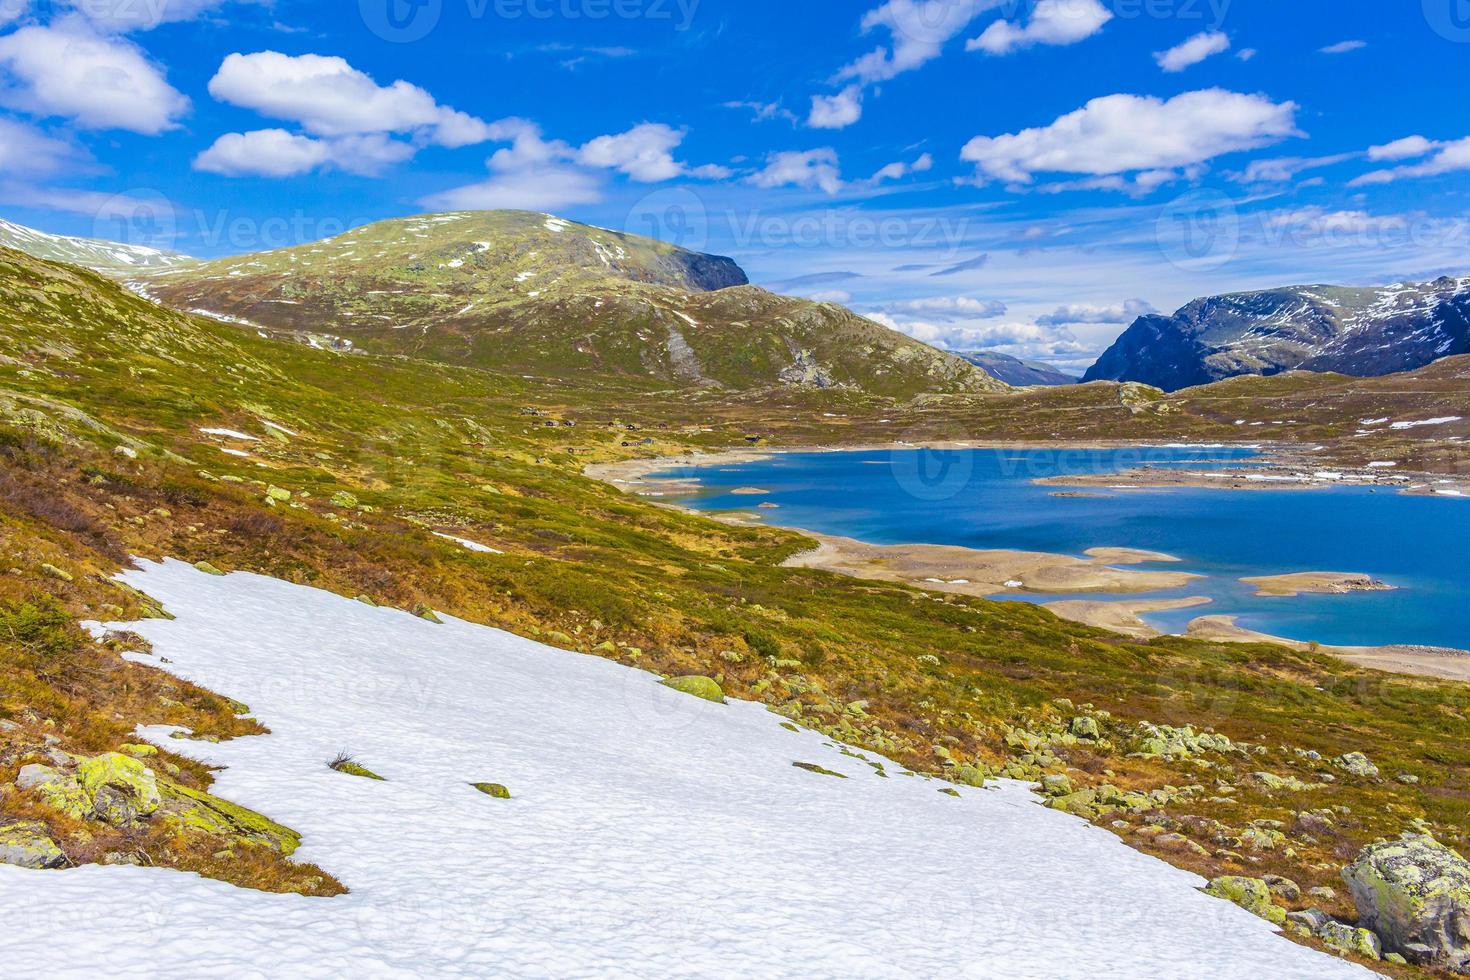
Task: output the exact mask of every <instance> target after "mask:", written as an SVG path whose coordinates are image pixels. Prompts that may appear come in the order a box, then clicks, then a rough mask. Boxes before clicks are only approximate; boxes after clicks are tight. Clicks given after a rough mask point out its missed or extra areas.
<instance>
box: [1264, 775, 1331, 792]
mask: <svg viewBox="0 0 1470 980" xmlns="http://www.w3.org/2000/svg"><path fill="white" fill-rule="evenodd" d="M1246 779H1247V780H1248V781H1249V782H1251V783H1254V784H1255V785H1257V786H1259V787H1260V788H1261V789H1264V790H1266V791H1267V792H1289V793H1300V792H1302V791H1304V790H1309V789H1318V788H1320V787H1321V785H1322V784H1321V783H1305V782H1302V781H1301V780H1300V779H1297V778H1296V777H1295V776H1278V775H1276V774H1275V773H1269V772H1253V773H1251V774H1250V775H1249V776H1247V777H1246Z"/></svg>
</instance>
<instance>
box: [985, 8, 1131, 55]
mask: <svg viewBox="0 0 1470 980" xmlns="http://www.w3.org/2000/svg"><path fill="white" fill-rule="evenodd" d="M1112 19H1113V12H1112V11H1111V10H1108V9H1107V8H1106V7H1104V6H1103V5H1102V4H1101V3H1099V2H1098V0H1038V2H1037V4H1036V6H1035V7H1034V8H1033V9H1032V11H1031V19H1030V20H1029V21H1027V23H1026V26H1025V27H1022V26H1021V25H1020V23H1019V22H1015V23H1012V22H1011V21H1007V20H998V21H996V22H995V23H993V24H991V25H990V26H989V27H987V28H986V29H985V33H983V34H981V35H980V36H979V37H977V38H972V39H970V41H969V42H968V43H966V45H965V50H966V51H985V52H987V53H989V54H1010V53H1011V52H1012V51H1018V50H1020V49H1021V48H1029V47H1031V46H1032V45H1036V44H1057V45H1062V44H1076V43H1077V42H1078V41H1085V40H1086V39H1087V38H1090V37H1092V36H1093V35H1094V34H1096V33H1098V32H1099V31H1101V30H1102V29H1103V25H1104V24H1106V23H1107V22H1108V21H1110V20H1112Z"/></svg>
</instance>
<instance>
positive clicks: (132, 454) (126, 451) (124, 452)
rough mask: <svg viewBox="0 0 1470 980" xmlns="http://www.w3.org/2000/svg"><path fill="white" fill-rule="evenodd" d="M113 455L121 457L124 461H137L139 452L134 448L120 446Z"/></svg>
mask: <svg viewBox="0 0 1470 980" xmlns="http://www.w3.org/2000/svg"><path fill="white" fill-rule="evenodd" d="M112 455H114V456H121V457H122V458H123V459H137V458H138V451H137V450H136V449H134V448H133V447H132V446H118V447H117V448H115V449H114V450H113V451H112Z"/></svg>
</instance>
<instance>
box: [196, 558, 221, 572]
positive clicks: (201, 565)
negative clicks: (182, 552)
mask: <svg viewBox="0 0 1470 980" xmlns="http://www.w3.org/2000/svg"><path fill="white" fill-rule="evenodd" d="M194 567H195V568H197V569H199V570H200V571H201V572H203V573H204V574H205V575H223V574H224V572H222V571H220V570H219V569H218V568H216V567H215V566H213V565H211V564H210V563H209V562H207V561H196V562H195V563H194Z"/></svg>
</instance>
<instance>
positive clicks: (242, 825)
mask: <svg viewBox="0 0 1470 980" xmlns="http://www.w3.org/2000/svg"><path fill="white" fill-rule="evenodd" d="M160 793H161V795H162V797H163V804H162V807H161V809H160V811H159V816H160V817H161V818H162V819H163V820H166V821H168V822H169V823H170V824H172V825H174V826H175V827H177V828H178V829H179V830H182V831H184V832H193V833H204V834H213V835H215V836H218V837H229V838H233V839H235V840H236V841H238V842H240V843H242V844H247V845H251V846H258V847H269V848H270V849H271V850H273V851H280V852H281V853H282V854H284V855H287V856H289V855H290V854H291V853H292V852H294V851H295V850H296V848H298V847H300V846H301V835H300V834H298V833H297V832H296V831H294V830H292V829H291V828H289V827H283V826H281V825H280V824H278V823H276V822H275V821H274V820H272V819H270V818H269V817H265V816H261V815H260V814H259V813H256V812H255V811H254V810H248V809H246V808H245V807H243V806H240V805H239V804H236V803H231V802H230V801H229V800H222V799H220V798H219V797H218V796H211V795H210V794H209V793H205V792H202V791H200V790H197V789H190V788H189V787H187V786H182V785H180V784H178V783H175V782H171V781H169V780H164V781H163V782H162V783H161V784H160Z"/></svg>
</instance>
